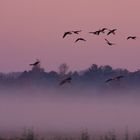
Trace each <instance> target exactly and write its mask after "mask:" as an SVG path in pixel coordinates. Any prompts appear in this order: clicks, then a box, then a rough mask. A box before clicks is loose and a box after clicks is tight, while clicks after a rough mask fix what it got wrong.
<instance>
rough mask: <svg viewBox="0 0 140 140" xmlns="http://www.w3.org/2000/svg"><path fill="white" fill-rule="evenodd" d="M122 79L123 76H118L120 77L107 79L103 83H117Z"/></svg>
mask: <svg viewBox="0 0 140 140" xmlns="http://www.w3.org/2000/svg"><path fill="white" fill-rule="evenodd" d="M122 78H124V76H123V75H120V76H116V77H113V78H109V79H107V80H106V81H105V82H106V83H108V82H111V81H114V80H115V81H116V80H117V81H118V80H120V79H122Z"/></svg>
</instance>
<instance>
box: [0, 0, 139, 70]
mask: <svg viewBox="0 0 140 140" xmlns="http://www.w3.org/2000/svg"><path fill="white" fill-rule="evenodd" d="M139 5H140V1H139V0H116V1H114V0H0V72H13V71H24V70H29V69H31V67H30V66H29V64H30V63H33V62H34V61H35V60H36V59H40V60H41V65H42V67H43V68H45V70H46V71H50V70H56V71H58V67H59V65H60V64H62V63H67V64H68V65H69V67H70V69H71V70H83V69H87V68H88V67H89V66H90V65H91V64H93V63H94V64H98V65H111V66H113V67H114V68H127V69H128V70H130V71H135V70H138V69H140V63H139V60H140V55H139V53H140V30H139V26H140V16H139V13H140V8H139ZM102 27H107V28H109V29H113V28H116V29H117V32H116V35H111V36H106V35H101V36H95V35H91V34H89V33H88V32H90V31H95V30H98V29H99V28H102ZM71 30H82V32H81V33H80V35H71V36H69V37H68V36H67V37H66V38H65V39H63V38H62V36H63V33H64V32H65V31H71ZM129 35H134V36H137V37H138V38H137V40H135V41H134V40H129V41H127V40H126V37H127V36H129ZM78 37H84V38H85V39H86V40H87V41H86V42H78V43H74V41H75V40H76V39H77V38H78ZM104 38H107V39H109V40H110V41H111V42H113V43H115V44H116V45H114V46H112V47H111V46H108V45H107V44H106V43H105V40H104Z"/></svg>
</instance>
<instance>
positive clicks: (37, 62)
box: [30, 59, 40, 66]
mask: <svg viewBox="0 0 140 140" xmlns="http://www.w3.org/2000/svg"><path fill="white" fill-rule="evenodd" d="M39 63H40V61H39V60H38V59H37V60H36V62H35V63H33V64H30V66H36V65H38V64H39Z"/></svg>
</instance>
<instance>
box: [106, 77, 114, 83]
mask: <svg viewBox="0 0 140 140" xmlns="http://www.w3.org/2000/svg"><path fill="white" fill-rule="evenodd" d="M112 80H113V79H112V78H110V79H108V80H106V81H105V82H106V83H108V82H110V81H112Z"/></svg>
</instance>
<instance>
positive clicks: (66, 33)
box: [63, 31, 72, 38]
mask: <svg viewBox="0 0 140 140" xmlns="http://www.w3.org/2000/svg"><path fill="white" fill-rule="evenodd" d="M71 34H72V32H70V31H69V32H65V33H64V35H63V38H65V37H66V36H67V35H71Z"/></svg>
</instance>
